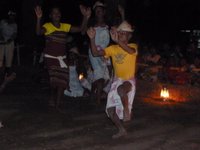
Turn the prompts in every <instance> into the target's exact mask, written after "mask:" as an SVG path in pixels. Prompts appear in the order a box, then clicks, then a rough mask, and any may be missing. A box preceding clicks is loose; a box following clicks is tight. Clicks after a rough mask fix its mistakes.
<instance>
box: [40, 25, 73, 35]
mask: <svg viewBox="0 0 200 150" xmlns="http://www.w3.org/2000/svg"><path fill="white" fill-rule="evenodd" d="M43 27H44V28H45V29H46V32H45V35H49V34H51V33H53V32H55V31H61V32H69V31H70V28H71V25H70V24H67V23H60V28H57V27H55V26H54V25H53V24H52V23H50V22H49V23H45V24H44V25H43Z"/></svg>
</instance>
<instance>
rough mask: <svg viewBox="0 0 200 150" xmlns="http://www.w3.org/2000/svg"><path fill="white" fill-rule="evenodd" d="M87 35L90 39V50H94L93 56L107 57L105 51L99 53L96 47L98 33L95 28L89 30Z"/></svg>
mask: <svg viewBox="0 0 200 150" xmlns="http://www.w3.org/2000/svg"><path fill="white" fill-rule="evenodd" d="M87 34H88V36H89V38H90V48H91V50H92V54H93V56H104V55H105V51H104V50H101V51H98V50H97V47H96V44H95V35H96V31H95V29H94V28H92V27H91V28H89V29H88V30H87Z"/></svg>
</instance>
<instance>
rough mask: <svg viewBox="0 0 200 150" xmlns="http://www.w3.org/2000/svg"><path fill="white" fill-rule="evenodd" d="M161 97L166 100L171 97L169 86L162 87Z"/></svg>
mask: <svg viewBox="0 0 200 150" xmlns="http://www.w3.org/2000/svg"><path fill="white" fill-rule="evenodd" d="M160 97H161V98H163V99H164V100H165V99H168V98H169V91H168V89H167V88H163V89H161V92H160Z"/></svg>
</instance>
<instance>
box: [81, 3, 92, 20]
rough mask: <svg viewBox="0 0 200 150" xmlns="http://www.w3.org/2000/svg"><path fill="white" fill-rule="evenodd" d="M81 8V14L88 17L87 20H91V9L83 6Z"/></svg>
mask: <svg viewBox="0 0 200 150" xmlns="http://www.w3.org/2000/svg"><path fill="white" fill-rule="evenodd" d="M79 7H80V11H81V14H82V15H83V16H84V17H86V18H87V19H89V18H90V16H91V13H92V11H91V8H90V7H85V6H83V5H80V6H79Z"/></svg>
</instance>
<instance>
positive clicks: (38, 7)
mask: <svg viewBox="0 0 200 150" xmlns="http://www.w3.org/2000/svg"><path fill="white" fill-rule="evenodd" d="M35 14H36V16H37V18H38V19H41V18H42V15H43V12H42V9H41V7H40V6H36V7H35Z"/></svg>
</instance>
